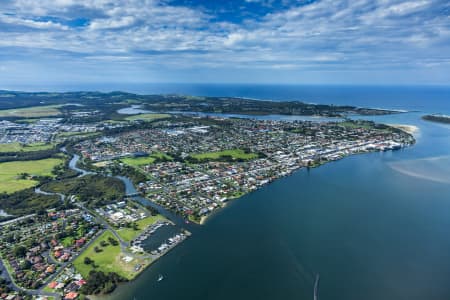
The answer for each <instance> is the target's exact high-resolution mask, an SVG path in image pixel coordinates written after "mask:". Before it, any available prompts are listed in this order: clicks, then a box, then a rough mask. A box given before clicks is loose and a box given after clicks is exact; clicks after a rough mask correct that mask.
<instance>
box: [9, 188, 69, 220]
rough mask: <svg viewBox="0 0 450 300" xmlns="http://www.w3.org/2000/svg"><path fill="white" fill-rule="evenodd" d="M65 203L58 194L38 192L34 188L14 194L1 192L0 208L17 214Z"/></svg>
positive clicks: (33, 211) (55, 206) (29, 212)
mask: <svg viewBox="0 0 450 300" xmlns="http://www.w3.org/2000/svg"><path fill="white" fill-rule="evenodd" d="M63 205H64V203H62V202H61V201H60V199H59V197H58V196H56V195H41V194H36V193H35V192H34V189H33V188H30V189H26V190H22V191H19V192H15V193H12V194H7V193H2V194H0V209H3V210H4V211H6V212H7V213H8V214H12V215H15V216H22V215H28V214H32V213H39V212H40V211H43V210H45V209H49V208H58V207H60V206H63Z"/></svg>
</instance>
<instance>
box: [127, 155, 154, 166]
mask: <svg viewBox="0 0 450 300" xmlns="http://www.w3.org/2000/svg"><path fill="white" fill-rule="evenodd" d="M120 161H121V162H123V163H124V164H126V165H129V166H132V167H140V166H145V165H150V164H152V163H154V162H155V158H154V157H151V156H146V157H127V158H122V159H121V160H120Z"/></svg>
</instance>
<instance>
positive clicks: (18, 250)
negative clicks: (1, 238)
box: [13, 246, 27, 257]
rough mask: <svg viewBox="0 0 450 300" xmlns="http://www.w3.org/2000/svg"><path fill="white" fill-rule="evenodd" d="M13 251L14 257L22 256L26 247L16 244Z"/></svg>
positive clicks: (25, 251)
mask: <svg viewBox="0 0 450 300" xmlns="http://www.w3.org/2000/svg"><path fill="white" fill-rule="evenodd" d="M13 253H14V256H16V257H24V256H25V254H26V253H27V248H25V247H24V246H17V247H16V248H14V250H13Z"/></svg>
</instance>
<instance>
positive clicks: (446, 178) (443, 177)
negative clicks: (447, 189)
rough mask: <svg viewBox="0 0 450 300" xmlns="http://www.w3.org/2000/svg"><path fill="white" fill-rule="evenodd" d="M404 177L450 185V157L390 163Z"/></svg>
mask: <svg viewBox="0 0 450 300" xmlns="http://www.w3.org/2000/svg"><path fill="white" fill-rule="evenodd" d="M389 166H390V167H391V168H392V169H393V170H395V171H397V172H399V173H402V174H404V175H408V176H411V177H415V178H420V179H425V180H430V181H434V182H439V183H445V184H450V156H436V157H428V158H421V159H413V160H404V161H399V162H392V163H389Z"/></svg>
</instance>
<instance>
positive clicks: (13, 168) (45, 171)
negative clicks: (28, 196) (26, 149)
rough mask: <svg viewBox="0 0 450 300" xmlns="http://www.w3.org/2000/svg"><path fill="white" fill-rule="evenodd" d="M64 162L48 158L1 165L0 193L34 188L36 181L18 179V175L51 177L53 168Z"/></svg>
mask: <svg viewBox="0 0 450 300" xmlns="http://www.w3.org/2000/svg"><path fill="white" fill-rule="evenodd" d="M62 162H63V159H59V158H47V159H41V160H29V161H12V162H4V163H0V193H1V192H7V193H12V192H16V191H19V190H23V189H26V188H29V187H33V186H35V185H36V184H37V183H38V182H37V181H36V180H31V179H18V175H19V174H21V173H28V174H30V175H37V176H51V175H52V170H53V167H55V166H56V165H59V164H61V163H62Z"/></svg>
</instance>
